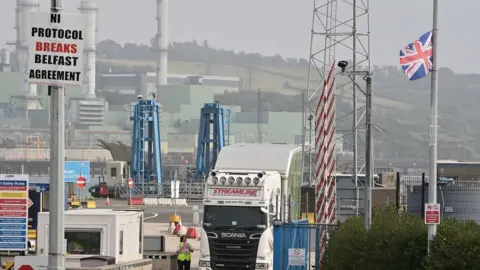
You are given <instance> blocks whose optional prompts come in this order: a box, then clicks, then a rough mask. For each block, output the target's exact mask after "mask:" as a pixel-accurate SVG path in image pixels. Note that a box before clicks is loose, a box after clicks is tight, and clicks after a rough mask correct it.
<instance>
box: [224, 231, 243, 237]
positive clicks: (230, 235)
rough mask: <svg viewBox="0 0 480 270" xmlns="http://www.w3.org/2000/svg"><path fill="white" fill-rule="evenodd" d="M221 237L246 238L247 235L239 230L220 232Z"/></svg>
mask: <svg viewBox="0 0 480 270" xmlns="http://www.w3.org/2000/svg"><path fill="white" fill-rule="evenodd" d="M221 237H224V238H247V235H246V234H245V233H240V232H238V233H237V232H222V233H221Z"/></svg>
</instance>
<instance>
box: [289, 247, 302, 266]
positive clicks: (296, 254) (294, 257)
mask: <svg viewBox="0 0 480 270" xmlns="http://www.w3.org/2000/svg"><path fill="white" fill-rule="evenodd" d="M305 264H306V256H305V249H304V248H289V249H288V265H291V266H295V265H298V266H305Z"/></svg>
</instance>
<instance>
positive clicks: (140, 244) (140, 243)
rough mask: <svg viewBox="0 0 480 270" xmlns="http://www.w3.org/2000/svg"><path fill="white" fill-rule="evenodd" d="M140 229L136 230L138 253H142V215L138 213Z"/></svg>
mask: <svg viewBox="0 0 480 270" xmlns="http://www.w3.org/2000/svg"><path fill="white" fill-rule="evenodd" d="M139 221H140V222H139V223H140V226H139V227H140V230H139V232H138V243H139V246H138V253H140V254H142V253H143V215H140V220H139Z"/></svg>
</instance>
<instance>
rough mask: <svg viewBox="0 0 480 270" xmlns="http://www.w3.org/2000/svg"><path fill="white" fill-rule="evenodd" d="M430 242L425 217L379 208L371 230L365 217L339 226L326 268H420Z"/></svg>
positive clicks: (393, 269)
mask: <svg viewBox="0 0 480 270" xmlns="http://www.w3.org/2000/svg"><path fill="white" fill-rule="evenodd" d="M426 243H427V231H426V229H425V226H424V224H423V222H422V220H421V219H419V218H418V217H415V216H412V215H409V214H402V215H398V214H397V211H396V210H395V208H393V207H384V208H380V209H376V210H375V212H374V215H373V219H372V229H371V230H370V231H368V232H366V231H365V229H364V224H363V217H354V218H350V219H349V220H347V221H346V222H344V223H342V224H341V225H339V228H338V230H337V231H336V232H335V233H333V234H332V235H331V237H330V240H329V244H328V251H327V252H326V254H325V260H324V269H327V270H351V269H357V270H361V269H366V270H367V269H368V270H374V269H377V270H383V269H385V270H387V269H388V270H396V269H398V270H405V269H420V267H422V262H423V260H424V256H425V254H426V252H427V247H426Z"/></svg>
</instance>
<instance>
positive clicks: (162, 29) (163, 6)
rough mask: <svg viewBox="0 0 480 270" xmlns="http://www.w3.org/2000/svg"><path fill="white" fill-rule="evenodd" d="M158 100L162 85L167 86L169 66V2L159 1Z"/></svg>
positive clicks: (165, 0) (157, 36)
mask: <svg viewBox="0 0 480 270" xmlns="http://www.w3.org/2000/svg"><path fill="white" fill-rule="evenodd" d="M156 38H157V40H156V43H157V44H156V45H157V48H156V49H157V53H158V59H157V98H158V96H159V95H158V91H160V87H161V86H162V85H166V84H167V65H168V0H157V35H156Z"/></svg>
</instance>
